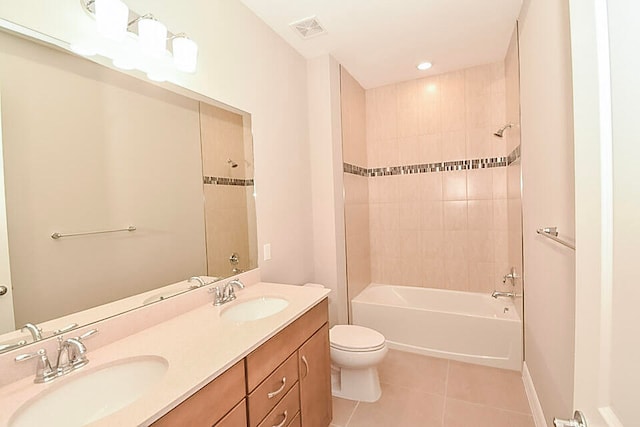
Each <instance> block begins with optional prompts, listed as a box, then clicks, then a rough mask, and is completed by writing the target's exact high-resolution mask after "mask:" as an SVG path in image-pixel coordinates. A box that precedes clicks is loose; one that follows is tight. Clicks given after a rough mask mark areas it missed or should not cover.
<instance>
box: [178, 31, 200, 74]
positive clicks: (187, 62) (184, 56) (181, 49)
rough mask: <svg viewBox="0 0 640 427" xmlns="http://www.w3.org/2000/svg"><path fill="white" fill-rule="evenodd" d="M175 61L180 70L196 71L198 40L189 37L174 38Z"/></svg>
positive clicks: (186, 71)
mask: <svg viewBox="0 0 640 427" xmlns="http://www.w3.org/2000/svg"><path fill="white" fill-rule="evenodd" d="M173 63H174V64H175V66H176V68H177V69H178V70H180V71H184V72H185V73H193V72H195V71H196V66H197V64H198V45H197V44H196V42H194V41H193V40H191V39H190V38H187V37H176V38H175V39H173Z"/></svg>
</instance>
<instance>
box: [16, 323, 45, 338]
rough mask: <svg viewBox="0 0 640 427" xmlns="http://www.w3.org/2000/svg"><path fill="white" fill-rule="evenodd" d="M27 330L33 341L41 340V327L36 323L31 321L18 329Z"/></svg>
mask: <svg viewBox="0 0 640 427" xmlns="http://www.w3.org/2000/svg"><path fill="white" fill-rule="evenodd" d="M25 329H26V330H28V331H29V333H30V334H31V337H32V338H33V342H36V341H40V340H42V328H39V327H38V326H37V325H34V324H33V323H27V324H26V325H24V326H23V327H22V329H20V332H24V330H25Z"/></svg>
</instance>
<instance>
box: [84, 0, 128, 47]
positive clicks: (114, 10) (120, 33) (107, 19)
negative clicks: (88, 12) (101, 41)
mask: <svg viewBox="0 0 640 427" xmlns="http://www.w3.org/2000/svg"><path fill="white" fill-rule="evenodd" d="M89 3H91V1H90V2H89ZM95 15H96V26H97V29H98V33H100V35H102V36H104V37H106V38H108V39H111V40H116V41H121V40H122V39H124V37H125V35H126V34H127V23H128V22H129V8H128V7H127V5H126V4H124V3H123V2H122V1H121V0H95Z"/></svg>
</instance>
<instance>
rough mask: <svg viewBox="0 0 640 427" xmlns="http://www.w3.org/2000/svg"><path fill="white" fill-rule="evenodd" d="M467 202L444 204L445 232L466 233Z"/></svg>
mask: <svg viewBox="0 0 640 427" xmlns="http://www.w3.org/2000/svg"><path fill="white" fill-rule="evenodd" d="M467 205H468V202H467V201H451V202H444V203H443V206H444V229H445V230H447V231H466V230H467V228H468V209H467Z"/></svg>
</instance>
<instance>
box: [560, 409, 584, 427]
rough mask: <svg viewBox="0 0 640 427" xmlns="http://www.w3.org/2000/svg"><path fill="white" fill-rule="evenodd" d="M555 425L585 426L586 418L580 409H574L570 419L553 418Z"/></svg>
mask: <svg viewBox="0 0 640 427" xmlns="http://www.w3.org/2000/svg"><path fill="white" fill-rule="evenodd" d="M553 425H554V426H555V427H587V419H586V418H585V416H584V414H583V413H582V412H581V411H575V412H574V414H573V418H571V419H570V420H562V419H559V418H554V419H553Z"/></svg>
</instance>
